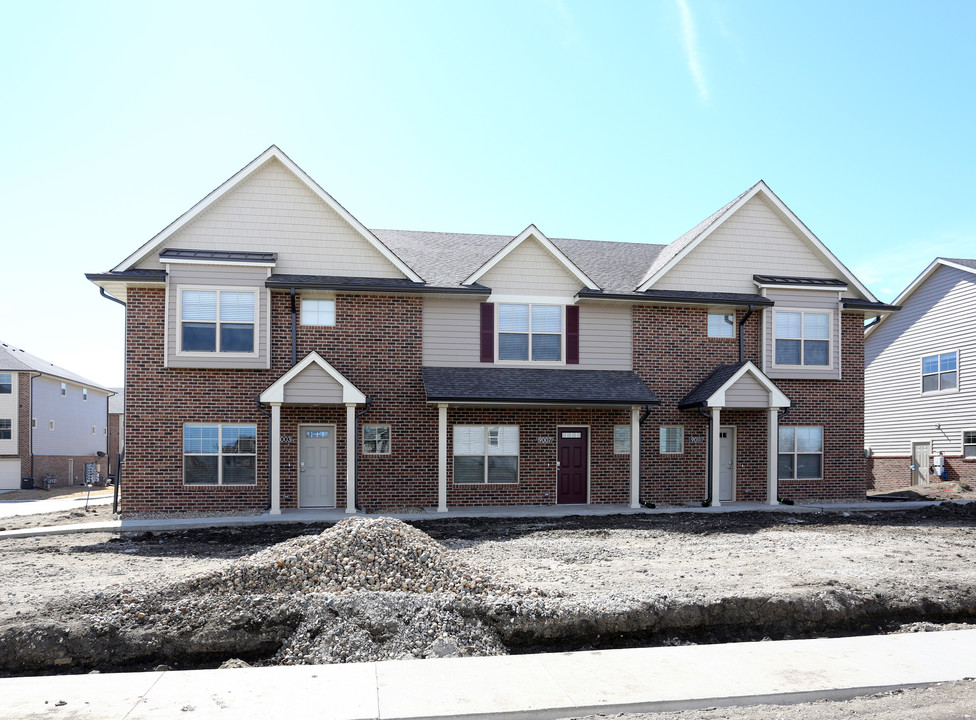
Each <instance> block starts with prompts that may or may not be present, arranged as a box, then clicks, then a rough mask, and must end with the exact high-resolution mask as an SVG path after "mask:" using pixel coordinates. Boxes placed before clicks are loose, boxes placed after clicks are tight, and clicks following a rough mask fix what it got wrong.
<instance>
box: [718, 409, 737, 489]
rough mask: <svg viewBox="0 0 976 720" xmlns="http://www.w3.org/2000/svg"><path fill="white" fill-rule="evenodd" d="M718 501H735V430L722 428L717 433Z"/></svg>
mask: <svg viewBox="0 0 976 720" xmlns="http://www.w3.org/2000/svg"><path fill="white" fill-rule="evenodd" d="M718 448H719V453H718V470H719V472H718V499H719V500H720V501H721V502H732V501H733V500H735V428H734V427H722V428H719V433H718Z"/></svg>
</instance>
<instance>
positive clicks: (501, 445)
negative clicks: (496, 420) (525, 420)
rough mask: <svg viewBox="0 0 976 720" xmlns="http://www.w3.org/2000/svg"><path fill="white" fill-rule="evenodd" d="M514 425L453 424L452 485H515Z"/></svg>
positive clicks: (516, 452) (516, 431)
mask: <svg viewBox="0 0 976 720" xmlns="http://www.w3.org/2000/svg"><path fill="white" fill-rule="evenodd" d="M518 461H519V429H518V426H517V425H455V426H454V484H455V485H461V484H465V483H474V484H477V483H481V484H511V483H517V482H518Z"/></svg>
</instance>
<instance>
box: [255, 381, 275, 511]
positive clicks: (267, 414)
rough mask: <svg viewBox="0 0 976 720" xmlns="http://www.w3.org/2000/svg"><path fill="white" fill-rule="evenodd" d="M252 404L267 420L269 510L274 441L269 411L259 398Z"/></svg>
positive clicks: (269, 504) (269, 506)
mask: <svg viewBox="0 0 976 720" xmlns="http://www.w3.org/2000/svg"><path fill="white" fill-rule="evenodd" d="M254 404H255V405H257V408H258V412H259V413H261V414H262V415H264V416H266V417H267V418H268V509H271V443H272V441H273V440H274V435H273V434H272V433H273V431H274V428H272V427H271V411H270V410H265V409H264V408H263V407H261V398H260V397H256V398H254Z"/></svg>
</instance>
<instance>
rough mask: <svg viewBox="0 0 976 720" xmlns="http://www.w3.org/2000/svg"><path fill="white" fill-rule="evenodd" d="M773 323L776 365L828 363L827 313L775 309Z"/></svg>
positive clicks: (828, 328)
mask: <svg viewBox="0 0 976 720" xmlns="http://www.w3.org/2000/svg"><path fill="white" fill-rule="evenodd" d="M773 324H774V333H775V351H774V362H775V364H776V365H805V366H815V367H816V366H819V367H827V366H829V365H830V324H831V323H830V313H824V312H806V311H801V310H777V311H776V312H775V313H774V315H773Z"/></svg>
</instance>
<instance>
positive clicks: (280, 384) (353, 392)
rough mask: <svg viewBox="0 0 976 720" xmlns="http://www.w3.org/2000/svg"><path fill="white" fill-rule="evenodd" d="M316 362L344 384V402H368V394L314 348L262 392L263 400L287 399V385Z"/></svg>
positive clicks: (338, 381)
mask: <svg viewBox="0 0 976 720" xmlns="http://www.w3.org/2000/svg"><path fill="white" fill-rule="evenodd" d="M313 363H314V364H316V365H318V366H319V367H320V368H322V369H323V370H324V371H325V372H326V374H327V375H329V376H330V377H331V378H332V379H333V380H335V381H336V382H337V383H339V385H341V386H342V402H344V403H356V404H362V403H364V402H366V396H365V395H363V393H362V391H360V389H359V388H357V387H356V386H355V385H353V384H352V383H351V382H349V381H348V380H346V378H345V376H344V375H343V374H342V373H341V372H339V371H338V370H336V369H335V368H334V367H332V366H331V365H329V363H327V362H326V361H325V360H323V359H322V356H321V355H319V354H318V353H317V352H315V351H314V350H313V351H312V352H310V353H309V354H308V355H306V356H305V357H304V358H302V359H301V360H299V361H298V363H296V364H295V366H294V367H293V368H292V369H291V370H289V371H288V372H286V373H285V374H284V375H282V376H281V377H280V378H278V379H277V380H275V381H274V383H272V384H271V385H270V386H269V387H268V389H267V390H265V391H264V392H263V393H261V396H260V399H261V402H266V403H275V402H277V403H280V402H284V401H285V385H287V384H288V383H290V382H291V381H292V380H293V379H294V378H295V377H296V376H297V375H298V374H299V373H301V372H302V370H304V369H305V368H307V367H308V366H309V365H311V364H313Z"/></svg>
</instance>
